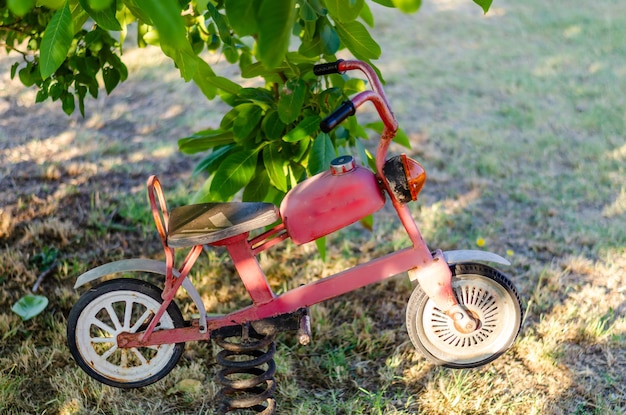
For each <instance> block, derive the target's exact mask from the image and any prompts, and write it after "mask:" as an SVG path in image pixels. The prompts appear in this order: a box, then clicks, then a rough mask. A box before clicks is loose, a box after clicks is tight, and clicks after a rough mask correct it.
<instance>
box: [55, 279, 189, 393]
mask: <svg viewBox="0 0 626 415" xmlns="http://www.w3.org/2000/svg"><path fill="white" fill-rule="evenodd" d="M161 303H162V300H161V290H160V289H158V288H157V287H155V286H154V285H152V284H149V283H147V282H145V281H140V280H136V279H127V278H124V279H116V280H110V281H106V282H104V283H102V284H100V285H98V286H96V287H94V288H92V289H90V290H89V291H88V292H86V293H85V294H83V295H82V296H81V297H80V299H79V300H78V302H76V304H75V305H74V307H73V308H72V310H71V312H70V314H69V317H68V322H67V340H68V344H69V348H70V352H71V353H72V355H73V356H74V359H75V360H76V363H78V365H79V366H80V367H81V368H82V369H83V370H84V371H85V372H87V374H88V375H89V376H91V377H93V378H94V379H96V380H98V381H99V382H102V383H104V384H106V385H110V386H115V387H118V388H138V387H142V386H146V385H149V384H151V383H154V382H156V381H158V380H159V379H161V378H163V377H164V376H165V375H167V374H168V373H169V372H170V371H171V370H172V369H173V368H174V366H176V363H177V362H178V359H179V358H180V356H181V355H182V353H183V350H184V348H185V343H176V344H163V345H160V346H150V347H142V348H135V347H131V348H121V347H118V345H117V335H118V334H119V333H121V332H130V333H137V332H141V331H142V330H145V328H146V327H147V326H148V324H149V323H150V320H151V319H152V317H153V316H154V315H155V313H156V312H157V310H158V309H159V307H160V306H161ZM183 326H184V320H183V316H182V314H181V312H180V310H179V308H178V306H176V304H174V302H172V303H171V304H170V305H169V306H168V308H167V310H166V312H165V313H164V314H163V317H161V321H160V322H159V323H158V324H157V327H156V330H163V329H172V328H179V327H183Z"/></svg>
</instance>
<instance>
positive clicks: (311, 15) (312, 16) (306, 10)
mask: <svg viewBox="0 0 626 415" xmlns="http://www.w3.org/2000/svg"><path fill="white" fill-rule="evenodd" d="M317 17H318V14H317V11H316V10H315V8H314V7H313V6H312V5H311V2H309V1H308V0H304V1H303V2H302V3H301V4H300V18H302V20H304V21H305V22H314V21H316V20H317Z"/></svg>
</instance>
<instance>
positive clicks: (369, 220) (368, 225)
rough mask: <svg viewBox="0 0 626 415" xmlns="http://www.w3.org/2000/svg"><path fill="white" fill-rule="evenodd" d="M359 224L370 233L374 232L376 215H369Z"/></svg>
mask: <svg viewBox="0 0 626 415" xmlns="http://www.w3.org/2000/svg"><path fill="white" fill-rule="evenodd" d="M359 222H360V223H361V225H363V227H364V228H365V229H367V230H368V231H372V230H373V229H374V215H367V216H366V217H364V218H362V219H361V220H360V221H359Z"/></svg>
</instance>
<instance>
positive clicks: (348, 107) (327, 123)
mask: <svg viewBox="0 0 626 415" xmlns="http://www.w3.org/2000/svg"><path fill="white" fill-rule="evenodd" d="M355 112H356V109H355V108H354V104H353V103H352V101H349V100H348V101H344V102H343V103H342V104H341V105H340V106H339V108H337V109H336V110H335V111H333V113H332V114H330V115H329V116H328V117H326V118H324V119H323V120H322V122H320V129H321V130H322V131H323V132H325V133H328V132H330V131H331V130H332V129H333V128H335V127H336V126H337V125H339V123H341V122H342V121H343V120H345V119H346V118H348V117H349V116H351V115H354V113H355Z"/></svg>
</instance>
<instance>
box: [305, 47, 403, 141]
mask: <svg viewBox="0 0 626 415" xmlns="http://www.w3.org/2000/svg"><path fill="white" fill-rule="evenodd" d="M351 70H358V71H361V72H363V73H364V74H365V76H366V77H367V79H368V80H369V82H370V85H371V87H372V90H371V91H365V92H360V93H359V94H357V95H356V96H354V97H353V98H352V100H351V101H350V100H348V101H344V102H343V103H342V104H341V106H340V107H339V108H337V109H336V110H335V111H333V112H332V113H331V114H330V115H329V116H327V117H326V118H325V119H324V120H322V122H321V123H320V128H321V130H322V131H323V132H325V133H327V132H329V131H331V130H332V129H333V128H335V127H336V126H337V125H339V124H340V123H341V122H342V121H343V120H345V119H346V118H348V117H349V116H351V115H354V114H355V112H356V108H358V107H359V106H360V105H361V104H363V103H364V102H365V101H372V103H373V104H374V106H375V107H376V110H377V111H378V115H379V116H380V118H381V120H382V121H383V123H384V125H385V127H386V129H387V130H388V131H387V134H383V137H382V138H383V139H387V138H393V137H394V136H395V133H396V130H397V129H398V122H397V121H396V118H395V116H394V115H393V112H392V111H391V107H390V106H389V102H388V101H387V97H386V96H385V91H383V87H382V84H381V82H380V79H379V78H378V75H377V74H376V72H375V71H374V69H373V68H372V67H371V66H370V65H368V64H367V63H365V62H362V61H357V60H348V61H344V60H341V59H340V60H338V61H336V62H329V63H322V64H317V65H315V66H313V73H314V74H315V75H318V76H320V75H330V74H334V73H344V72H347V71H351Z"/></svg>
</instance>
